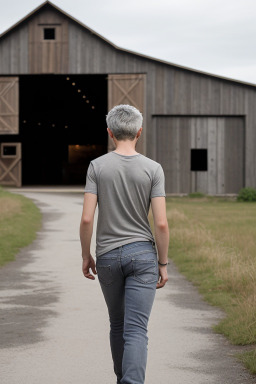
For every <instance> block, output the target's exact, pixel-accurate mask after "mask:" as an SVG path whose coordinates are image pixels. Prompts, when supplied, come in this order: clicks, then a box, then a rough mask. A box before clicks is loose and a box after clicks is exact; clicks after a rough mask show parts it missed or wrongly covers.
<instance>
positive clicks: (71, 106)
mask: <svg viewBox="0 0 256 384" xmlns="http://www.w3.org/2000/svg"><path fill="white" fill-rule="evenodd" d="M106 114H107V76H106V75H74V76H73V75H24V76H20V140H21V142H22V184H23V185H35V184H37V185H60V184H63V185H64V184H66V185H67V184H73V185H74V184H76V185H84V184H85V177H86V171H87V167H88V165H89V162H90V161H91V160H92V159H94V158H95V157H98V156H101V155H103V154H104V153H107V130H106V128H107V126H106V121H105V117H106Z"/></svg>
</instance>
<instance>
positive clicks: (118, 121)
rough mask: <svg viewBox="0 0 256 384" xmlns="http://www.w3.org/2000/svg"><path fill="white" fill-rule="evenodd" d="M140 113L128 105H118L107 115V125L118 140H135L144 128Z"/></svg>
mask: <svg viewBox="0 0 256 384" xmlns="http://www.w3.org/2000/svg"><path fill="white" fill-rule="evenodd" d="M142 121H143V117H142V114H141V113H140V111H139V110H138V109H137V108H135V107H132V106H131V105H127V104H120V105H116V106H115V107H114V108H112V109H111V110H110V111H109V113H108V114H107V125H108V128H109V129H110V130H111V131H112V133H113V135H114V136H115V138H116V139H117V140H126V139H129V140H134V139H135V136H136V134H137V132H138V130H139V129H140V128H141V127H142Z"/></svg>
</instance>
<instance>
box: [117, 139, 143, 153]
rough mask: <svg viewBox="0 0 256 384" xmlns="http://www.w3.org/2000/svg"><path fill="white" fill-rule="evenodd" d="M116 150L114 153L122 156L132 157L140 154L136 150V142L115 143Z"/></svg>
mask: <svg viewBox="0 0 256 384" xmlns="http://www.w3.org/2000/svg"><path fill="white" fill-rule="evenodd" d="M115 144H116V149H115V150H114V152H116V153H119V154H120V155H127V156H132V155H136V154H137V153H138V152H136V150H135V144H136V143H135V142H133V141H128V140H127V141H117V142H115Z"/></svg>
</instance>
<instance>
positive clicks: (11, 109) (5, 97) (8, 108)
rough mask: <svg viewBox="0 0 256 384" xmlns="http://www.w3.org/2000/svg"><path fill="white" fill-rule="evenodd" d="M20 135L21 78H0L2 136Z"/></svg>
mask: <svg viewBox="0 0 256 384" xmlns="http://www.w3.org/2000/svg"><path fill="white" fill-rule="evenodd" d="M15 133H16V134H17V133H19V78H18V77H0V134H1V135H10V134H15Z"/></svg>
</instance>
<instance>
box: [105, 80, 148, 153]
mask: <svg viewBox="0 0 256 384" xmlns="http://www.w3.org/2000/svg"><path fill="white" fill-rule="evenodd" d="M119 104H129V105H132V106H134V107H135V108H137V109H139V111H140V112H141V113H142V114H143V131H142V135H141V136H140V138H139V140H138V142H137V145H136V151H138V152H140V153H141V154H143V155H146V74H134V73H130V74H111V75H108V110H110V109H112V108H113V107H114V106H115V105H119ZM114 149H115V145H114V142H113V140H112V139H111V138H110V137H109V136H108V152H110V151H113V150H114Z"/></svg>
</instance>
